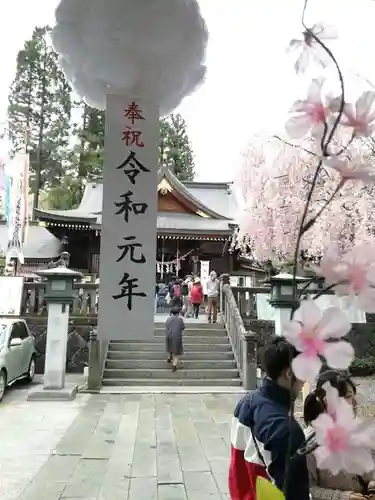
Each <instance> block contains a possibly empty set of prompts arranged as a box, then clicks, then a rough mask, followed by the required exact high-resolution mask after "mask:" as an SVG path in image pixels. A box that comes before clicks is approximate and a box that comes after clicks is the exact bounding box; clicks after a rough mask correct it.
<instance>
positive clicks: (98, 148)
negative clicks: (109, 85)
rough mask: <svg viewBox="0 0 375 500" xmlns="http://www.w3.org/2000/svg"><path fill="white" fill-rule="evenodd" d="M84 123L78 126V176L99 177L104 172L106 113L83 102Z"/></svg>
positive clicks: (86, 177)
mask: <svg viewBox="0 0 375 500" xmlns="http://www.w3.org/2000/svg"><path fill="white" fill-rule="evenodd" d="M82 106H83V112H82V125H81V127H79V128H77V129H76V131H75V135H76V136H77V138H78V145H77V148H76V153H77V155H78V177H79V178H80V179H82V180H84V179H90V178H97V177H98V176H101V175H102V172H103V159H104V158H103V152H104V128H105V113H104V111H100V110H98V109H94V108H91V107H90V106H87V104H82Z"/></svg>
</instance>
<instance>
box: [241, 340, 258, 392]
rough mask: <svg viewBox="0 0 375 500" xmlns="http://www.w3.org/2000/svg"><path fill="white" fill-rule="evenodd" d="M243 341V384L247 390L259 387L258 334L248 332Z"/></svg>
mask: <svg viewBox="0 0 375 500" xmlns="http://www.w3.org/2000/svg"><path fill="white" fill-rule="evenodd" d="M242 342H243V350H242V355H243V386H244V389H245V390H246V391H252V390H254V389H256V388H257V367H258V359H257V358H258V356H257V344H258V342H257V335H256V333H253V332H247V333H246V335H244V336H243V338H242Z"/></svg>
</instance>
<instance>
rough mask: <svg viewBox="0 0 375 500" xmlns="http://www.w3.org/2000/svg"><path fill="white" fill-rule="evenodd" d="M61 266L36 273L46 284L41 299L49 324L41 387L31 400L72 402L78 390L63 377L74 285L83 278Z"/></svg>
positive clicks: (60, 263) (32, 394)
mask: <svg viewBox="0 0 375 500" xmlns="http://www.w3.org/2000/svg"><path fill="white" fill-rule="evenodd" d="M64 263H65V262H64V261H60V262H59V265H58V266H56V267H53V268H50V269H46V270H42V271H38V272H37V273H36V274H38V275H39V276H40V277H42V278H44V279H46V280H47V283H46V290H45V295H44V298H45V301H46V302H47V306H48V321H47V341H46V358H45V368H44V387H43V390H42V391H36V392H32V393H31V394H30V397H29V399H32V400H46V399H54V400H72V399H74V398H75V395H76V393H77V390H78V387H77V385H73V386H69V385H66V384H65V374H66V353H67V341H68V327H69V311H70V306H71V305H72V304H73V301H74V299H75V298H76V296H77V293H76V291H75V290H74V288H73V283H74V280H75V279H76V278H82V274H81V273H79V272H76V271H72V270H71V269H68V268H67V267H66V266H65V265H64Z"/></svg>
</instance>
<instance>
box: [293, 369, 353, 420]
mask: <svg viewBox="0 0 375 500" xmlns="http://www.w3.org/2000/svg"><path fill="white" fill-rule="evenodd" d="M326 382H329V383H330V384H331V386H332V387H334V388H335V389H337V391H338V393H339V396H340V397H342V398H344V397H345V396H346V394H347V392H348V388H349V387H350V388H351V389H352V390H353V393H354V394H356V393H357V389H356V386H355V384H354V382H353V380H352V379H351V378H350V377H349V375H348V374H347V373H343V372H340V371H337V370H326V371H324V372H322V373H321V374H320V375H319V378H318V381H317V383H316V388H315V390H314V391H312V392H311V393H310V394H308V395H307V397H306V399H305V402H304V405H303V419H304V421H305V423H306V424H307V425H309V424H311V422H313V421H314V420H315V419H317V418H318V417H319V415H321V414H322V413H323V412H324V411H325V410H326V404H325V401H324V398H325V397H326V391H325V390H324V389H323V385H324V384H325V383H326Z"/></svg>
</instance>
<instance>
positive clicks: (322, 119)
mask: <svg viewBox="0 0 375 500" xmlns="http://www.w3.org/2000/svg"><path fill="white" fill-rule="evenodd" d="M323 83H324V81H323V80H322V79H314V80H312V82H311V84H310V87H309V89H308V91H307V97H306V99H305V100H299V101H296V102H295V103H294V105H293V106H292V109H291V110H290V111H291V113H293V116H292V117H291V118H289V120H288V121H287V122H286V124H285V129H286V131H287V133H288V135H289V136H290V137H291V138H294V139H300V138H303V137H305V136H307V135H308V134H309V133H310V134H311V135H312V136H313V137H318V138H321V136H322V134H323V130H324V125H325V124H326V123H327V118H328V116H329V115H330V114H331V109H330V107H329V105H328V106H327V105H326V104H325V103H324V102H323V98H322V86H323Z"/></svg>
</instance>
